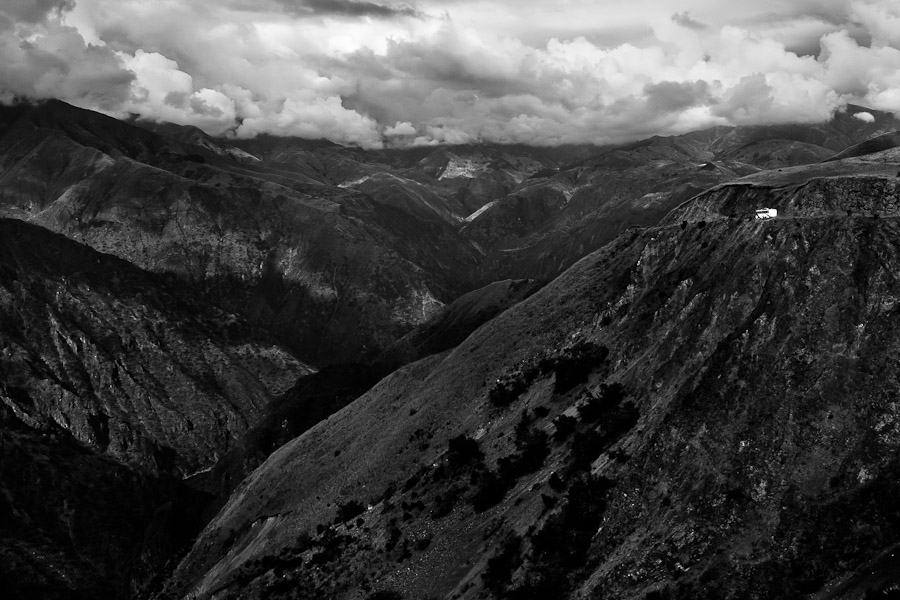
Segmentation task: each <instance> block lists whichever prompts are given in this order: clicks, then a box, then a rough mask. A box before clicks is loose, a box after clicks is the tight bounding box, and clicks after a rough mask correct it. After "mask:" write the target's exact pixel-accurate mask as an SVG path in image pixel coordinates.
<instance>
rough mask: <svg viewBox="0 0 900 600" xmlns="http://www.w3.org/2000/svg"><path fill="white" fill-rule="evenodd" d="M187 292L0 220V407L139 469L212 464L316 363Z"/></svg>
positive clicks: (178, 469) (180, 469) (182, 469)
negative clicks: (308, 364)
mask: <svg viewBox="0 0 900 600" xmlns="http://www.w3.org/2000/svg"><path fill="white" fill-rule="evenodd" d="M189 291H190V290H185V289H184V288H183V286H181V285H180V284H179V283H178V282H177V281H176V280H173V279H171V278H169V279H166V278H162V277H159V276H154V275H152V274H149V273H146V272H144V271H142V270H140V269H138V268H137V267H134V266H133V265H131V264H129V263H127V262H125V261H123V260H121V259H117V258H115V257H112V256H109V255H104V254H100V253H98V252H96V251H94V250H91V249H90V248H88V247H86V246H83V245H81V244H77V243H75V242H72V241H71V240H68V239H66V238H64V237H62V236H60V235H56V234H53V233H50V232H48V231H46V230H44V229H42V228H40V227H36V226H34V225H28V224H26V223H22V222H20V221H16V220H10V219H0V349H2V350H0V402H2V404H4V405H5V406H6V407H8V408H9V409H10V410H11V411H12V412H13V413H14V414H15V415H16V417H17V418H18V419H20V420H21V421H23V422H24V423H26V424H27V425H28V426H30V427H33V428H36V429H41V428H43V427H51V426H58V427H60V428H62V429H64V430H66V431H68V432H69V433H70V434H71V435H72V436H73V438H74V439H76V440H77V441H78V442H80V443H82V444H84V445H85V446H87V447H90V448H91V449H92V450H93V451H95V452H97V453H103V454H105V455H107V456H109V457H113V458H115V459H117V460H119V461H121V462H123V463H128V464H131V465H134V466H136V467H139V468H140V469H141V470H144V471H147V472H152V473H155V472H166V473H172V474H179V475H185V474H188V473H191V472H193V471H196V470H198V469H203V468H207V467H209V466H210V465H212V464H213V463H215V461H216V460H217V459H218V457H219V456H220V455H221V454H222V453H223V452H225V451H226V450H227V449H228V448H229V447H230V446H231V445H232V444H233V443H234V441H235V440H236V439H238V438H240V437H241V436H242V435H243V433H244V432H245V431H246V430H247V429H248V428H249V427H250V425H252V424H253V423H254V422H255V420H256V419H257V418H258V417H259V416H260V414H261V412H262V409H263V408H264V407H265V406H266V405H267V404H269V403H270V402H271V401H272V400H273V399H274V398H275V397H276V396H278V395H280V394H281V393H283V392H284V391H285V390H287V389H288V388H289V387H290V386H291V385H293V383H294V381H295V379H296V378H297V377H298V376H299V375H302V374H305V373H309V371H310V369H309V368H308V367H306V366H304V365H302V364H300V363H298V362H297V361H296V359H294V358H293V357H292V356H291V355H289V354H288V353H286V352H285V351H283V350H281V349H280V348H278V347H277V346H275V345H273V344H272V342H266V341H265V340H260V339H255V338H254V337H253V336H252V335H250V331H249V328H248V327H247V325H246V324H245V323H243V322H242V321H241V320H240V319H238V318H237V317H235V316H234V315H232V314H228V313H223V312H221V311H217V310H215V309H212V308H210V307H206V306H202V305H201V304H199V303H197V298H196V297H191V296H190V295H189Z"/></svg>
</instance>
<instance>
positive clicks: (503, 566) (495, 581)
mask: <svg viewBox="0 0 900 600" xmlns="http://www.w3.org/2000/svg"><path fill="white" fill-rule="evenodd" d="M521 546H522V538H521V537H519V536H518V535H516V534H515V533H513V534H512V535H510V536H509V538H507V540H506V541H505V542H504V543H503V547H502V548H501V549H500V551H499V552H498V553H497V554H496V555H494V556H492V557H491V558H489V559H488V562H487V568H486V569H485V570H484V573H482V574H481V579H482V581H483V582H484V589H486V590H488V591H491V592H493V593H494V595H500V594H502V593H503V591H504V590H505V589H506V587H507V586H508V585H509V583H510V581H511V580H512V574H513V572H514V571H515V570H516V569H517V568H518V567H519V565H520V564H522V558H521V556H520V555H519V551H520V549H521Z"/></svg>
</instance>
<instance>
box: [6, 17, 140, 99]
mask: <svg viewBox="0 0 900 600" xmlns="http://www.w3.org/2000/svg"><path fill="white" fill-rule="evenodd" d="M69 6H70V4H69V3H67V2H60V1H56V2H51V1H39V2H35V3H31V2H22V1H19V0H15V1H13V2H12V3H11V4H9V5H6V6H4V7H3V8H2V9H0V95H2V96H3V97H6V98H10V97H17V96H24V97H30V98H53V97H62V98H65V99H68V100H70V101H73V102H76V103H80V104H83V105H86V106H92V107H96V108H100V109H112V108H115V107H117V106H120V105H121V103H122V102H123V101H125V99H126V98H127V96H128V90H129V86H130V83H131V81H132V80H133V79H134V74H133V73H131V72H130V71H128V70H127V69H126V68H125V67H124V65H123V64H122V62H121V60H119V58H118V57H117V56H116V55H115V54H114V53H113V52H112V51H110V50H109V49H108V48H105V47H103V46H96V45H93V44H89V43H87V42H85V40H84V38H82V36H81V35H80V34H79V32H78V30H76V29H74V28H72V27H67V26H65V25H63V24H62V23H61V22H60V15H61V11H62V10H64V9H66V8H67V7H69Z"/></svg>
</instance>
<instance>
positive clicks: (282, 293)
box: [0, 101, 900, 366]
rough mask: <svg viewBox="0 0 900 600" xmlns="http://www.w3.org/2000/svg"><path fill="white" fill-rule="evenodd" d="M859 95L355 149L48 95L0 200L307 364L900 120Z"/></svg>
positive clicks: (26, 114) (13, 139)
mask: <svg viewBox="0 0 900 600" xmlns="http://www.w3.org/2000/svg"><path fill="white" fill-rule="evenodd" d="M860 110H862V109H859V108H855V107H852V108H851V109H850V110H848V112H847V113H841V114H838V115H837V116H836V117H835V119H834V120H833V121H831V122H829V123H824V124H821V125H816V126H796V127H789V126H780V127H745V128H715V129H712V130H708V131H703V132H697V133H692V134H687V135H684V136H678V137H674V138H651V139H649V140H645V141H642V142H638V143H635V144H630V145H626V146H620V147H610V148H595V147H584V146H572V147H562V148H552V149H551V148H548V149H540V148H527V147H521V146H508V147H504V146H490V145H484V146H458V147H447V148H437V149H433V148H432V149H429V148H424V149H423V148H416V149H406V150H380V151H363V150H360V149H356V148H345V147H342V146H338V145H336V144H332V143H330V142H327V141H308V140H298V139H294V138H273V137H271V136H263V137H260V138H257V139H255V140H245V141H227V140H217V139H214V138H211V137H209V136H207V135H206V134H204V133H203V132H201V131H199V130H197V129H196V128H188V127H179V126H175V125H160V124H151V123H143V122H140V121H137V122H122V121H117V120H115V119H111V118H108V117H105V116H103V115H99V114H97V113H90V112H89V111H84V110H81V109H77V108H74V107H71V106H69V105H66V104H64V103H61V102H56V101H49V102H45V103H43V104H40V105H34V106H32V105H18V106H14V107H6V108H3V109H2V110H0V214H2V215H4V216H8V217H15V218H20V219H25V220H28V221H30V222H33V223H36V224H39V225H42V226H44V227H47V228H49V229H51V230H53V231H56V232H58V233H62V234H63V235H66V236H68V237H70V238H72V239H74V240H76V241H79V242H82V243H84V244H87V245H89V246H91V247H93V248H94V249H96V250H99V251H102V252H109V253H113V254H115V255H117V256H119V257H120V258H123V259H126V260H128V261H130V262H132V263H134V264H136V265H138V266H139V267H141V268H143V269H145V270H148V271H152V272H156V273H169V274H173V275H175V276H177V277H178V278H179V279H181V280H183V281H185V282H188V283H189V284H190V285H192V286H194V287H195V288H196V289H198V290H200V292H201V293H203V294H204V295H205V297H206V298H207V299H208V301H209V302H211V303H214V304H216V305H218V306H219V307H220V308H222V309H224V310H227V311H229V312H234V313H237V314H240V315H241V316H242V317H244V318H245V319H247V320H248V321H249V322H250V323H251V324H252V325H254V326H255V327H259V328H261V329H264V330H267V331H268V332H270V333H271V334H272V335H274V336H276V337H277V338H278V339H279V340H280V341H281V343H283V344H285V345H286V346H288V347H289V348H290V349H291V351H292V352H293V353H294V354H295V355H297V356H299V357H300V358H302V359H304V360H307V361H309V362H312V363H314V364H316V365H319V366H322V365H324V364H334V363H340V362H356V361H359V360H361V359H363V360H366V361H370V360H372V359H374V357H376V356H378V354H379V353H381V352H382V351H384V350H385V349H386V348H388V347H389V346H391V345H392V344H393V343H394V342H396V341H397V340H398V339H399V338H400V337H402V336H403V335H405V334H406V333H408V332H409V331H410V330H412V329H413V328H414V327H416V326H417V325H420V324H422V323H424V322H425V321H427V320H428V319H429V318H430V317H431V316H432V315H434V314H435V313H436V312H437V310H438V309H439V308H440V306H441V305H443V304H446V303H448V302H451V301H453V300H454V299H456V298H457V297H459V296H460V295H461V294H463V293H466V292H469V291H473V290H475V289H478V288H480V287H484V286H485V285H489V284H490V283H492V282H494V281H498V280H503V279H508V278H516V279H536V280H539V281H541V282H546V281H549V280H551V279H552V278H554V277H556V276H557V275H559V274H560V273H562V272H563V271H564V270H565V269H566V268H568V267H569V266H570V265H572V264H573V263H574V262H575V261H577V260H578V259H579V258H581V257H582V256H584V255H586V254H588V253H589V252H591V251H593V250H595V249H597V248H599V247H601V246H602V245H603V244H605V243H607V242H608V241H610V240H611V239H613V238H614V237H615V236H616V235H618V233H620V232H621V231H623V230H624V229H626V228H627V227H630V226H633V225H644V226H646V225H653V224H656V223H657V222H658V221H659V219H660V218H662V217H663V216H664V215H665V214H666V213H668V212H669V211H670V210H671V209H672V208H674V207H675V206H677V205H678V204H680V203H681V202H683V201H685V200H687V199H688V198H690V197H692V196H693V195H695V194H696V193H699V192H701V191H703V190H704V189H706V188H708V187H710V186H713V185H716V184H719V183H722V182H725V181H730V180H732V179H734V178H736V177H739V176H743V175H748V174H752V173H755V172H758V171H760V169H762V168H782V167H787V166H792V165H796V164H802V163H809V162H818V161H820V160H822V159H824V158H827V157H830V156H834V155H836V154H837V153H838V152H841V151H843V150H845V149H846V148H847V147H848V146H851V145H853V144H858V143H861V142H863V141H865V140H868V139H869V138H872V137H874V136H877V135H883V134H889V133H890V132H891V131H894V130H896V129H898V128H900V122H898V121H896V120H895V119H894V118H893V117H892V116H891V115H889V114H887V113H878V112H877V111H875V113H874V114H875V116H874V117H873V118H874V121H873V122H871V123H864V122H862V121H860V120H858V119H855V118H853V116H852V115H853V114H854V112H858V111H860ZM236 144H237V145H236Z"/></svg>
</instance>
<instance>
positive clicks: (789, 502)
mask: <svg viewBox="0 0 900 600" xmlns="http://www.w3.org/2000/svg"><path fill="white" fill-rule="evenodd" d="M867 183H868V184H871V183H872V181H870V180H865V179H863V180H861V181H857V182H845V181H842V180H824V181H821V182H819V183H816V185H819V186H823V187H822V188H821V190H822V191H823V194H824V195H826V196H828V197H831V198H838V199H839V198H844V197H849V196H846V195H845V194H844V192H843V191H842V190H843V189H844V186H853V185H860V186H863V185H866V184H867ZM877 187H878V186H877V185H876V186H875V188H877ZM875 188H871V190H872V191H870V193H869V194H868V198H869V201H868V203H866V202H865V201H862V200H861V202H864V208H865V209H866V211H863V212H872V211H873V208H874V206H875V204H877V203H878V202H879V201H880V200H879V199H878V198H879V197H880V194H878V193H875ZM756 191H757V192H759V193H761V194H762V193H763V191H761V190H756ZM769 192H771V190H769ZM711 198H712V197H711V196H710V197H707V199H706V200H704V199H702V198H701V199H698V200H697V201H696V202H697V203H698V206H703V205H704V204H703V203H704V202H706V203H711V202H713V200H711ZM757 200H764V201H767V202H766V205H771V204H773V202H772V201H771V200H772V199H771V198H768V197H766V196H761V197H759V198H756V197H754V198H753V201H754V204H750V205H749V206H742V207H741V210H742V211H747V210H752V209H753V208H755V203H756V201H757ZM736 202H737V201H736ZM795 206H796V207H799V206H801V205H800V204H796V205H795ZM694 208H695V207H692V206H691V205H690V204H688V205H685V206H684V207H682V209H681V213H679V214H678V215H673V217H672V219H671V221H672V224H670V225H664V226H660V227H655V228H650V229H646V230H632V231H629V232H626V233H624V234H623V235H621V236H619V237H617V238H616V239H615V240H614V241H613V242H612V243H610V244H609V245H607V246H606V247H604V248H603V249H602V250H601V251H599V252H596V253H594V254H591V255H590V256H588V257H587V258H585V259H583V260H582V261H580V262H579V263H577V264H576V265H575V266H574V267H573V268H571V269H570V270H568V271H567V272H566V273H565V274H564V275H563V276H562V277H560V278H559V279H557V280H556V281H554V282H553V283H552V284H550V285H549V286H547V287H546V288H544V289H542V290H541V291H540V292H538V293H537V294H535V295H534V296H532V297H531V298H529V299H527V300H525V301H524V302H522V303H520V304H518V305H516V306H515V307H513V308H512V309H510V310H508V311H506V312H505V313H503V314H502V315H500V316H499V317H497V318H496V319H494V320H493V321H491V322H490V323H489V324H487V325H485V326H483V327H482V328H480V329H479V330H478V331H476V332H475V333H474V334H473V335H471V336H470V337H469V338H468V339H466V341H465V342H463V343H462V344H461V345H460V346H459V347H457V348H456V349H455V350H453V351H451V352H448V353H445V354H442V355H438V356H434V357H431V358H429V359H425V360H422V361H420V362H418V363H415V364H413V365H410V366H408V367H406V368H404V369H401V370H400V371H398V372H397V373H395V374H394V375H392V376H391V377H389V378H387V379H386V380H384V381H382V382H381V383H379V384H378V385H377V386H376V387H375V388H373V389H372V390H371V391H370V392H369V393H367V394H366V395H365V396H363V397H362V398H360V399H359V400H358V401H356V402H354V403H353V404H352V405H350V406H348V407H347V408H346V409H344V410H342V411H341V412H339V413H338V414H336V415H334V416H332V417H331V418H329V419H328V420H327V421H325V422H323V423H320V424H319V425H317V426H316V427H314V428H313V429H311V430H310V431H308V432H307V433H305V434H304V435H302V436H301V437H299V438H297V439H296V440H294V441H292V442H291V443H289V444H287V445H285V446H284V447H282V448H281V449H280V450H279V451H277V452H276V453H275V454H273V455H272V456H271V457H270V458H269V459H268V460H267V461H266V462H265V463H264V464H263V465H262V466H261V467H260V468H259V469H257V470H256V471H255V472H254V473H253V474H252V475H251V476H250V477H248V479H247V480H245V482H244V483H243V484H242V485H241V486H240V487H239V488H238V490H237V491H236V492H235V494H234V495H233V496H232V498H231V500H230V502H229V503H228V505H227V506H225V507H224V509H223V510H222V511H221V512H220V513H219V515H218V516H217V517H216V518H215V519H214V520H213V521H212V522H211V523H210V525H209V526H208V527H207V528H206V529H205V530H204V532H203V533H202V534H201V536H200V538H199V539H198V541H197V542H196V544H195V545H194V547H193V549H192V550H191V552H190V553H189V554H188V555H187V557H186V558H185V559H184V560H183V561H182V562H181V564H180V565H179V567H178V569H177V570H176V571H175V572H174V574H173V575H172V577H170V579H169V580H168V582H167V584H166V586H165V588H164V591H163V592H162V593H161V594H160V597H184V596H189V597H192V598H207V597H213V596H215V597H216V598H229V597H235V598H236V597H241V598H252V597H269V598H272V597H286V598H287V597H294V596H296V595H297V594H299V595H300V597H311V596H315V597H335V598H365V597H367V596H368V595H370V594H372V593H374V592H376V591H382V592H387V591H392V592H395V593H397V594H399V595H401V596H404V597H423V596H429V595H431V596H437V597H453V598H457V597H462V598H478V597H485V596H488V597H509V598H531V597H540V598H567V597H578V598H601V597H613V598H797V597H803V596H812V597H817V598H861V597H863V596H864V595H865V594H867V593H870V594H875V593H880V592H881V590H886V589H889V588H890V586H891V585H894V586H896V585H898V584H900V581H898V579H897V575H896V573H897V572H898V571H897V568H896V567H897V563H896V558H895V556H896V552H895V548H896V544H897V543H898V541H900V520H898V519H897V514H896V502H897V498H898V497H900V488H898V485H897V479H896V474H897V473H898V470H900V463H898V461H897V450H898V445H900V436H898V435H897V432H896V431H895V430H896V429H897V424H898V414H897V410H896V409H897V407H896V406H895V404H896V402H895V399H896V395H897V392H898V389H897V387H898V382H897V381H896V378H895V377H893V376H892V375H891V373H892V370H891V369H892V367H891V364H892V363H891V361H892V358H891V357H892V356H894V354H895V353H896V351H897V350H898V348H900V336H898V329H897V327H896V322H897V314H896V311H897V310H898V304H897V298H898V297H900V296H898V294H900V288H898V286H897V276H898V275H897V274H898V273H900V246H898V244H897V240H898V239H900V237H898V234H900V230H898V222H897V220H896V219H895V218H893V217H890V218H885V217H884V216H881V217H880V218H877V219H876V218H874V217H870V216H861V215H860V214H859V213H858V212H854V213H853V215H852V216H849V217H848V216H847V214H846V211H843V213H842V214H840V216H838V215H835V214H822V213H821V212H819V211H817V210H816V209H815V208H814V207H811V208H810V212H809V213H808V214H807V213H803V212H802V209H800V208H797V212H796V213H795V214H794V216H795V217H798V218H795V219H777V220H771V221H759V222H757V221H749V220H741V219H727V218H719V219H715V220H706V219H696V220H693V219H692V220H689V219H685V218H683V217H684V215H685V214H692V213H690V211H691V210H694ZM841 208H843V207H841ZM697 210H700V209H699V208H697ZM704 210H706V209H704ZM836 212H841V211H836ZM704 214H706V213H704ZM682 221H684V224H683V225H682Z"/></svg>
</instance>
